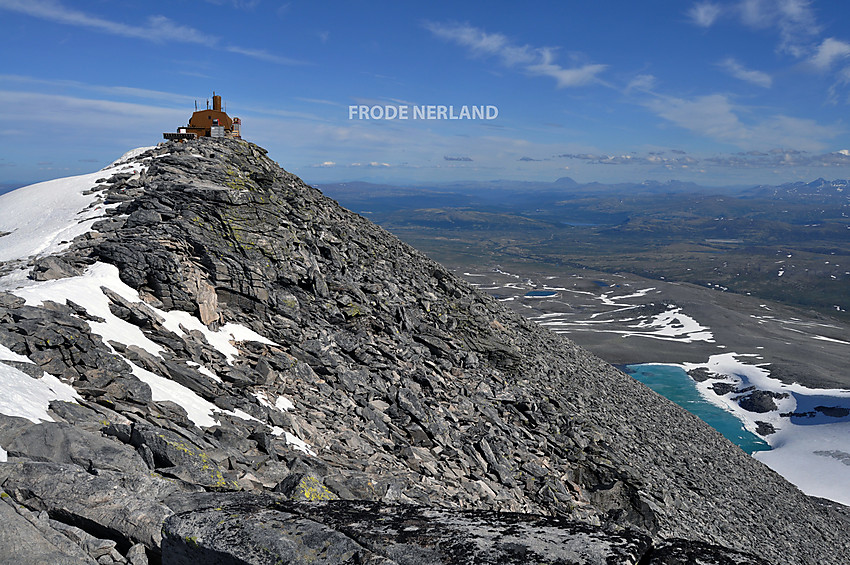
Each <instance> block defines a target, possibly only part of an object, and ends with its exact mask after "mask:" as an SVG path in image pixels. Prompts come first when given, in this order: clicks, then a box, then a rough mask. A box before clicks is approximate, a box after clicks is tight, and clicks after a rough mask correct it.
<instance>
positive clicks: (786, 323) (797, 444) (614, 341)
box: [455, 263, 850, 505]
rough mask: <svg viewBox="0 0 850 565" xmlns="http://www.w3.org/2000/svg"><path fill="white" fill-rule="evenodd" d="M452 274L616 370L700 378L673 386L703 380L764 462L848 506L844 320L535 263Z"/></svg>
mask: <svg viewBox="0 0 850 565" xmlns="http://www.w3.org/2000/svg"><path fill="white" fill-rule="evenodd" d="M455 271H456V273H457V274H458V275H460V276H462V277H463V278H464V279H466V280H467V281H468V282H470V283H471V284H473V285H474V286H476V287H477V288H478V289H480V290H482V291H485V292H488V293H490V294H492V295H494V296H495V297H497V298H498V299H499V300H501V301H502V302H504V303H505V304H507V305H509V306H510V307H512V308H513V309H515V310H516V311H518V312H520V313H522V314H523V315H525V316H527V317H529V318H530V319H532V320H534V321H536V322H537V323H539V324H541V325H543V326H546V327H548V328H550V329H552V330H553V331H555V332H558V333H562V334H566V335H567V336H569V337H570V338H571V339H572V340H573V341H575V342H577V343H578V344H579V345H582V346H584V347H586V348H588V349H590V350H591V351H593V352H594V353H595V354H597V355H599V356H600V357H602V358H603V359H606V360H607V361H609V362H611V363H615V364H618V365H626V364H630V365H634V364H671V365H675V366H678V367H681V368H682V369H683V370H685V371H687V372H688V374H690V375H691V376H692V377H693V378H692V380H690V382H685V381H682V382H680V383H678V384H673V385H672V386H685V387H688V386H691V387H692V386H694V384H695V385H696V387H697V389H698V391H699V393H700V395H701V398H702V401H703V402H704V403H708V404H712V405H714V406H717V407H720V408H722V409H724V410H727V411H728V412H729V413H730V414H732V415H734V416H735V417H737V418H739V419H740V421H741V422H742V424H743V427H744V428H746V430H748V432H751V433H752V434H756V436H758V437H759V438H761V439H762V440H764V441H765V442H767V443H768V444H769V445H770V447H771V449H770V450H769V451H757V452H756V453H755V454H754V456H755V457H756V458H757V459H759V460H760V461H762V462H763V463H765V464H767V465H768V466H769V467H771V468H772V469H774V470H775V471H777V472H779V473H780V474H782V475H783V476H784V477H785V478H786V479H788V480H790V481H791V482H792V483H794V484H795V485H797V487H798V488H800V489H801V490H802V491H804V492H805V493H806V494H810V495H813V496H819V497H822V498H827V499H830V500H834V501H837V502H841V503H843V504H848V505H850V375H848V374H847V372H846V365H847V362H848V361H850V341H848V340H847V339H846V337H845V336H847V335H850V328H848V327H847V325H846V324H845V323H843V322H840V321H837V320H835V319H830V318H826V317H824V316H822V315H820V314H816V313H812V312H805V311H801V310H796V309H792V308H789V307H786V306H782V305H778V304H775V303H768V302H766V301H764V300H759V299H756V298H753V297H749V296H741V295H736V294H732V293H728V292H723V291H721V290H716V289H708V288H700V287H696V286H694V285H688V284H678V283H670V282H665V281H657V280H648V279H643V278H640V277H637V276H634V275H629V274H609V273H601V272H594V271H569V270H567V269H566V268H564V269H560V270H559V269H558V268H556V267H552V266H549V265H543V266H541V265H539V264H532V263H528V264H521V263H515V264H512V265H509V266H504V265H493V266H491V267H489V268H486V267H480V266H479V267H478V268H475V269H470V268H469V267H468V266H466V267H465V268H464V267H460V266H457V267H456V268H455ZM688 380H689V379H686V381H688ZM668 384H669V383H668ZM665 394H666V395H668V397H669V396H672V395H670V394H669V393H665ZM683 405H685V404H683ZM685 407H686V408H691V409H692V408H694V407H693V406H691V407H689V406H687V405H685ZM730 439H732V440H733V441H737V440H736V438H734V437H730Z"/></svg>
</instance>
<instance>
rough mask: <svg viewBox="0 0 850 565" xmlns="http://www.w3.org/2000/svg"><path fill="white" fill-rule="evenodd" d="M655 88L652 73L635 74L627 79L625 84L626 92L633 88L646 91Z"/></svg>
mask: <svg viewBox="0 0 850 565" xmlns="http://www.w3.org/2000/svg"><path fill="white" fill-rule="evenodd" d="M653 88H655V77H654V76H653V75H637V76H636V77H635V78H633V79H632V80H630V81H629V84H628V85H627V86H626V93H629V92H631V91H633V90H639V91H643V92H647V91H650V90H652V89H653Z"/></svg>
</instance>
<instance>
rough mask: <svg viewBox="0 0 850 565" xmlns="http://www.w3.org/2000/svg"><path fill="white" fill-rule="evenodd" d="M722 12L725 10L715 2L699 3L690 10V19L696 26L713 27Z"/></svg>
mask: <svg viewBox="0 0 850 565" xmlns="http://www.w3.org/2000/svg"><path fill="white" fill-rule="evenodd" d="M722 12H723V8H721V7H720V5H719V4H715V3H714V2H698V3H697V4H694V5H693V6H691V9H690V10H688V17H690V19H691V22H693V23H694V24H695V25H698V26H700V27H711V26H712V25H713V24H714V22H715V21H717V18H719V17H720V14H721V13H722Z"/></svg>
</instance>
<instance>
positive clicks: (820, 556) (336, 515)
mask: <svg viewBox="0 0 850 565" xmlns="http://www.w3.org/2000/svg"><path fill="white" fill-rule="evenodd" d="M136 158H137V159H145V160H146V161H145V163H146V170H145V171H144V172H142V173H141V174H136V175H132V174H130V173H124V174H119V175H115V176H113V177H112V178H110V179H104V182H102V183H100V184H98V186H96V187H93V190H94V191H95V193H96V194H97V195H98V197H99V198H100V203H101V204H102V205H106V206H107V207H108V208H109V217H108V218H106V219H104V220H102V221H100V222H99V223H97V224H95V226H94V231H92V232H90V233H88V234H86V235H84V236H81V237H79V238H77V240H75V241H74V243H73V245H72V246H71V247H70V248H69V249H68V250H67V251H66V252H64V253H63V254H62V255H61V257H60V256H57V257H54V258H49V260H48V258H34V259H33V260H31V261H30V263H31V265H30V267H31V269H32V270H31V274H30V276H31V278H32V279H33V280H36V281H43V282H41V283H39V284H41V285H51V284H54V285H55V284H58V283H68V284H79V285H89V289H88V290H89V292H90V296H86V297H84V298H79V296H77V300H72V299H65V300H60V299H58V298H57V295H56V294H55V293H54V294H51V297H52V298H51V299H50V300H45V301H42V302H41V303H40V304H35V303H34V300H33V296H35V294H34V293H36V292H37V291H32V292H29V293H28V292H24V291H22V290H18V289H15V288H12V287H11V286H10V287H9V292H6V293H0V344H2V345H3V346H5V347H6V348H8V349H9V350H11V351H13V352H14V353H15V354H17V355H19V356H24V357H26V358H27V359H29V360H30V362H31V363H26V362H22V361H20V360H18V361H8V362H5V361H0V362H2V363H6V366H8V367H14V370H15V371H24V372H25V373H26V374H27V375H29V376H28V378H31V379H42V378H45V377H43V376H42V375H44V374H48V375H54V376H56V377H59V378H60V379H61V380H62V381H63V382H65V383H70V384H72V386H73V387H74V389H75V390H76V391H77V394H78V395H79V397H80V398H79V399H78V400H77V401H76V402H65V401H54V402H52V403H51V405H50V410H49V412H48V414H49V415H50V417H51V418H52V419H53V420H54V421H53V422H41V423H34V422H32V421H30V420H25V419H22V418H13V417H8V416H5V417H0V447H2V448H3V449H4V450H6V452H8V462H7V463H3V464H0V489H2V494H0V496H2V498H3V500H4V501H7V505H8V508H7V507H6V506H0V511H2V512H4V513H5V514H8V515H9V516H12V514H14V516H13V517H12V518H14V520H13V521H14V524H15V528H16V529H15V530H14V531H15V532H29V533H30V534H32V535H31V537H27V540H28V541H27V542H26V544H24V543H21V544H18V545H17V546H15V547H18V549H17V550H16V551H18V553H20V554H26V553H28V552H32V551H44V552H45V553H44V555H50V556H55V561H54V557H51V558H49V559H48V560H49V561H50V562H56V563H63V562H68V563H87V562H90V561H87V559H88V560H93V561H95V562H97V563H134V564H136V563H143V562H159V561H162V562H163V563H194V562H198V563H200V562H221V563H265V562H275V561H274V559H281V560H283V562H287V561H286V559H290V561H289V562H293V563H301V562H308V558H309V559H314V558H316V556H317V555H321V559H324V561H314V562H328V563H331V562H351V563H355V562H359V563H425V562H439V560H440V559H441V560H444V561H451V562H458V563H464V562H466V563H480V562H487V563H514V562H517V563H518V562H527V559H526V558H525V557H524V556H534V557H540V558H541V559H542V560H543V561H542V562H553V563H555V562H558V563H572V562H575V563H611V562H623V563H637V562H641V563H659V564H660V563H671V564H672V563H692V562H705V563H761V562H762V561H760V560H759V559H764V561H763V562H765V563H835V564H839V563H844V562H845V561H846V556H847V555H850V535H848V534H847V526H848V514H847V513H846V510H845V509H844V507H841V506H839V505H835V504H829V503H826V502H824V501H819V500H814V499H811V498H809V497H806V496H805V495H803V494H802V493H800V492H799V491H798V490H796V488H794V487H793V486H792V485H790V484H789V483H787V482H786V481H784V480H783V479H782V478H781V477H780V476H778V475H777V474H775V473H774V472H772V471H771V470H769V469H768V468H766V467H765V466H763V465H761V464H760V463H758V462H757V461H756V460H754V459H752V458H751V457H749V456H747V455H746V454H745V453H743V452H742V451H740V450H739V449H738V448H737V447H735V446H734V445H732V444H731V443H729V442H728V441H727V440H725V439H724V438H723V437H722V436H720V434H718V433H716V432H715V431H714V430H712V429H711V428H709V427H708V426H706V425H705V424H703V423H702V422H701V421H700V420H698V419H697V418H696V417H694V416H692V415H690V414H688V413H687V412H685V411H683V410H682V409H680V408H678V407H677V406H675V405H674V404H672V403H670V402H668V401H666V400H665V399H663V398H661V397H659V396H658V395H656V394H655V393H653V392H651V391H650V390H649V389H647V388H646V387H644V386H643V385H641V384H639V383H637V382H635V381H634V380H632V379H631V378H629V377H628V376H626V375H624V374H623V373H621V372H620V371H618V370H616V369H615V368H613V367H611V366H610V365H607V364H606V363H604V362H602V361H601V360H599V359H597V358H595V357H593V356H592V355H590V354H588V353H587V352H585V351H583V350H581V349H580V348H578V347H576V346H575V345H574V344H572V343H571V342H570V341H568V340H567V339H565V338H563V337H561V336H557V335H554V334H552V333H550V332H548V331H546V330H545V329H542V328H539V327H537V326H535V325H533V324H532V323H531V322H528V321H527V320H525V319H523V318H521V317H519V316H517V315H515V314H512V313H510V312H508V311H507V310H506V309H505V308H503V307H502V306H501V305H500V304H499V303H498V302H496V301H495V300H494V299H492V298H491V297H489V296H487V295H485V294H483V293H481V292H478V291H475V290H473V289H471V288H470V287H469V286H467V285H466V284H465V283H463V282H462V281H460V280H459V279H458V278H456V277H455V276H453V275H452V274H451V273H449V272H448V271H446V270H445V269H444V268H442V267H441V266H440V265H438V264H436V263H434V262H433V261H431V260H429V259H427V258H426V257H424V256H422V255H421V254H419V253H417V252H416V251H415V250H413V249H412V248H410V247H409V246H407V245H405V244H403V243H401V242H400V241H398V240H397V239H396V238H395V237H393V236H392V235H390V234H388V233H386V232H385V231H383V230H381V229H380V228H378V227H377V226H375V225H374V224H372V223H370V222H368V221H367V220H365V219H364V218H362V217H360V216H357V215H355V214H353V213H351V212H348V211H346V210H344V209H342V208H340V207H339V206H338V205H337V204H336V203H334V202H333V201H331V200H329V199H327V198H325V197H324V196H322V195H321V193H320V192H319V191H317V190H315V189H313V188H311V187H309V186H306V185H305V184H304V183H303V182H301V181H300V180H299V179H298V178H297V177H295V176H293V175H291V174H289V173H287V172H285V171H283V170H282V169H280V168H279V167H278V166H277V165H276V164H275V163H274V162H272V161H271V160H270V159H269V158H268V157H267V156H266V155H265V151H263V150H262V149H261V148H259V147H257V146H255V145H252V144H249V143H246V142H243V141H237V140H228V139H224V140H219V139H216V140H212V139H201V140H197V141H195V142H190V143H186V144H163V145H161V146H159V147H157V148H156V149H152V150H150V151H149V152H148V153H146V154H143V155H142V156H139V157H136ZM0 243H2V242H0ZM116 268H117V273H118V276H120V281H118V280H117V278H116V277H113V278H110V277H109V273H110V272H112V271H110V269H112V270H114V269H116ZM95 275H97V276H95ZM119 287H120V288H119ZM38 288H39V289H44V288H51V289H55V288H59V287H57V286H41V287H38ZM57 292H58V291H57ZM20 296H26V297H27V300H28V301H27V302H25V301H24V300H23V299H22V298H20ZM75 296H76V295H75ZM81 302H85V303H84V304H83V303H81ZM119 326H120V328H121V331H113V330H110V329H109V328H110V327H111V328H113V329H114V328H115V327H119ZM299 501H300V502H299ZM506 512H507V513H509V514H505V513H506ZM370 517H371V518H372V520H370V519H369V518H370ZM382 517H386V520H384V519H383V518H382ZM12 518H10V520H12ZM163 524H165V527H164V529H163ZM271 525H274V527H273V528H272V527H271ZM266 526H268V527H266ZM414 527H415V528H417V529H416V530H409V529H407V528H414ZM10 531H12V530H10ZM69 532H71V533H69ZM79 532H82V533H79ZM416 532H418V533H416ZM422 532H425V533H422ZM7 535H11V534H6V533H3V534H0V537H2V538H3V539H4V543H5V539H6V537H7ZM15 535H18V534H15ZM21 535H24V534H21ZM27 535H29V534H27ZM86 536H88V537H86ZM497 538H498V539H497ZM66 540H71V544H70V545H69V544H68V543H66ZM98 544H100V545H98ZM110 544H111V545H110ZM299 544H300V545H299ZM7 545H8V544H7ZM107 546H108V547H109V548H110V549H109V551H105V548H106V547H107ZM35 547H38V548H42V549H31V548H35ZM446 548H449V549H446ZM482 548H484V549H482ZM497 550H498V551H500V552H502V553H498V552H497ZM264 551H268V552H270V553H269V554H268V555H266V556H265V557H264V556H263V552H264ZM322 552H324V553H322ZM441 552H442V553H441ZM458 552H460V553H458ZM476 552H477V553H476ZM491 552H495V553H492V554H493V555H501V556H502V557H498V558H493V559H492V560H489V561H488V560H486V559H485V557H486V555H490V554H491ZM748 554H749V555H748ZM16 555H17V553H16ZM355 555H356V556H357V557H354V556H355ZM270 556H274V559H272V557H270ZM287 556H291V557H287ZM438 558H439V559H438ZM205 559H206V560H207V561H204V560H205ZM213 559H218V561H214V560H213ZM293 559H294V560H293ZM463 559H465V560H466V561H464V560H463ZM487 559H489V558H487ZM697 559H701V561H695V560H697ZM346 560H347V561H346ZM358 560H359V561H358ZM547 560H548V561H547ZM21 562H26V561H21Z"/></svg>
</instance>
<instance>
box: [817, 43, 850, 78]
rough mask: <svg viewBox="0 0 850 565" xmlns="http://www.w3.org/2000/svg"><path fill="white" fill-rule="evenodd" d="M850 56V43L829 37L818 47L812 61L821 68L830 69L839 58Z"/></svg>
mask: <svg viewBox="0 0 850 565" xmlns="http://www.w3.org/2000/svg"><path fill="white" fill-rule="evenodd" d="M846 57H850V43H847V42H844V41H840V40H838V39H834V38H832V37H828V38H826V39H824V40H823V43H821V44H820V46H819V47H818V51H817V53H815V55H814V57H812V58H811V63H812V64H813V65H814V66H815V67H818V68H819V69H824V70H826V69H829V68H830V67H831V66H832V64H833V63H834V62H835V61H837V60H839V59H844V58H846Z"/></svg>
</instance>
